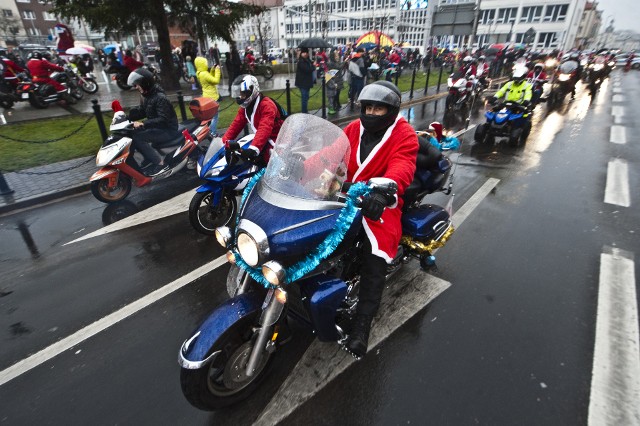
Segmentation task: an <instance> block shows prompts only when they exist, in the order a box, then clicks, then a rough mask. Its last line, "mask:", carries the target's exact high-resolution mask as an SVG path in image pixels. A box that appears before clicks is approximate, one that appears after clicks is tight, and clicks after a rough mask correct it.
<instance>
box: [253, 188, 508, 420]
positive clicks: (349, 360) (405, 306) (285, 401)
mask: <svg viewBox="0 0 640 426" xmlns="http://www.w3.org/2000/svg"><path fill="white" fill-rule="evenodd" d="M499 181H500V180H499V179H494V178H490V179H488V180H487V181H486V182H485V183H484V184H483V185H482V187H480V189H478V191H476V193H475V194H474V195H473V196H472V197H471V198H470V199H469V200H468V201H467V202H466V203H465V204H464V205H463V206H462V207H461V208H460V209H459V210H458V212H457V213H456V214H455V215H454V216H453V219H452V221H453V222H454V223H455V224H457V226H460V224H462V222H464V221H465V219H466V218H467V217H469V215H470V214H471V212H472V211H473V210H474V209H475V208H476V207H477V206H478V205H479V204H480V201H482V199H484V198H485V197H486V196H487V195H488V194H489V193H490V192H491V190H492V189H493V188H494V187H495V186H496V185H497V184H498V182H499ZM450 285H451V284H450V283H448V282H447V281H443V280H441V279H439V278H436V277H434V276H432V275H428V274H427V275H425V274H424V273H423V272H422V270H421V269H419V268H418V267H417V265H416V264H414V263H411V264H409V265H407V266H406V267H405V268H403V269H402V270H401V271H400V272H399V273H398V274H397V275H396V276H395V277H394V280H392V282H391V283H389V288H388V289H386V290H385V292H384V294H383V298H382V302H381V306H380V314H379V315H378V316H377V318H376V321H375V323H374V325H373V327H372V329H371V338H370V339H371V342H370V344H369V353H370V355H369V356H371V352H372V349H373V348H375V347H376V346H377V345H379V344H380V343H381V342H383V341H384V340H385V339H386V338H387V337H389V335H390V334H391V333H393V332H394V331H395V330H396V329H397V328H399V327H400V326H401V325H403V324H404V323H405V322H406V321H408V320H409V319H410V318H412V317H413V316H414V315H415V314H417V313H418V312H419V311H420V310H422V309H423V308H424V307H425V306H427V305H428V304H429V303H430V302H431V301H432V300H434V299H435V298H436V297H437V296H439V295H440V294H441V293H442V292H443V291H444V290H446V289H447V288H449V286H450ZM398 293H400V294H401V295H400V296H399V297H397V298H395V299H392V298H391V297H390V296H389V295H392V294H398ZM354 362H355V360H354V359H353V357H351V355H349V354H347V353H346V352H345V351H343V350H342V349H340V347H339V345H338V344H336V343H335V342H324V343H323V342H320V341H318V340H314V341H313V343H312V344H311V346H309V348H308V349H307V351H306V352H305V353H304V355H303V356H302V358H301V359H300V361H298V363H297V364H296V366H295V368H294V369H293V371H291V373H289V375H288V377H287V378H286V380H285V382H284V383H283V384H282V385H281V386H280V389H278V391H277V392H276V394H275V395H274V396H273V398H272V399H271V401H270V402H269V404H268V405H267V407H266V408H265V409H264V410H263V412H262V413H261V414H260V417H259V418H258V420H257V421H256V423H255V424H254V425H275V424H277V423H279V422H280V421H282V420H283V419H285V418H286V417H287V416H288V415H289V414H291V413H292V412H293V411H294V410H295V409H296V408H297V407H299V406H300V405H302V404H304V403H305V402H306V401H308V400H309V399H311V398H312V397H313V396H314V395H315V394H316V393H318V392H319V391H320V390H321V389H323V388H324V387H325V386H326V385H327V384H329V383H330V382H331V381H332V380H333V379H335V378H336V377H337V376H338V375H340V373H342V372H343V371H345V370H346V369H347V368H348V367H349V366H351V365H352V364H353V363H354Z"/></svg>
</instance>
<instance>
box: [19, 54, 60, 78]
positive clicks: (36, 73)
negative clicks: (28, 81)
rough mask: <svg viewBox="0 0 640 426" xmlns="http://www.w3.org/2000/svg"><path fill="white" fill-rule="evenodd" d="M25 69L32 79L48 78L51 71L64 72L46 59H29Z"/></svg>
mask: <svg viewBox="0 0 640 426" xmlns="http://www.w3.org/2000/svg"><path fill="white" fill-rule="evenodd" d="M27 68H28V69H29V72H30V73H31V76H32V77H33V78H34V79H36V80H37V79H44V78H49V76H50V75H51V73H52V72H53V71H64V68H62V67H61V66H58V65H55V64H52V63H51V62H49V61H47V60H46V59H29V62H27Z"/></svg>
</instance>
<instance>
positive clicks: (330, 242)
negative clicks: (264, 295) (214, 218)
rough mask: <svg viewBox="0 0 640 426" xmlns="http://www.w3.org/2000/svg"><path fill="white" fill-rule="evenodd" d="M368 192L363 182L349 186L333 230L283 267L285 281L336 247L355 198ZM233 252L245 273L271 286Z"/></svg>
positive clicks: (349, 219)
mask: <svg viewBox="0 0 640 426" xmlns="http://www.w3.org/2000/svg"><path fill="white" fill-rule="evenodd" d="M263 174H264V170H262V171H261V172H260V173H258V174H257V175H255V176H254V177H253V178H252V179H251V181H250V182H249V183H248V184H247V187H246V188H245V190H244V193H243V194H242V200H241V201H240V205H241V206H243V205H244V202H245V200H246V197H247V196H248V194H249V193H250V192H251V189H252V188H253V186H254V185H255V184H256V182H257V181H258V180H259V179H260V177H262V175H263ZM367 193H369V187H368V186H367V185H366V184H365V183H363V182H358V183H356V184H354V185H352V186H351V188H350V189H349V192H347V201H346V203H345V205H344V207H343V208H342V210H340V215H339V216H338V219H337V221H336V225H335V227H334V228H333V231H331V233H330V234H329V235H327V237H326V238H325V239H324V241H322V242H321V243H320V244H319V245H318V247H316V248H315V249H314V250H313V251H312V252H311V253H309V254H308V255H307V256H306V257H305V258H304V259H302V260H301V261H300V262H298V263H296V264H295V265H291V266H290V267H288V268H286V269H285V276H286V282H287V283H292V282H295V281H297V280H299V279H300V278H302V277H303V276H305V275H306V274H308V273H309V272H311V271H313V270H314V269H315V268H316V267H317V266H318V265H319V264H320V262H322V261H323V260H324V259H326V258H327V257H329V255H330V254H331V253H333V252H334V251H335V249H336V247H338V245H339V244H340V243H341V242H342V240H343V239H344V236H345V235H346V233H347V231H348V230H349V228H350V227H351V223H352V222H353V219H354V218H355V216H356V213H357V212H358V209H357V208H356V200H357V199H358V197H361V196H364V195H366V194H367ZM233 254H234V255H235V258H236V264H237V265H238V266H239V267H240V268H242V269H244V270H245V271H247V273H248V274H249V275H250V276H251V278H253V279H254V280H255V281H256V282H259V283H260V284H262V285H263V286H264V287H267V288H268V287H271V286H272V285H271V284H270V283H269V282H268V281H267V280H266V279H265V278H264V276H263V275H262V270H261V269H260V268H252V267H251V266H249V265H248V264H247V263H246V262H245V261H244V259H242V257H241V256H240V253H238V252H237V251H234V252H233Z"/></svg>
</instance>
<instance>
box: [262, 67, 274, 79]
mask: <svg viewBox="0 0 640 426" xmlns="http://www.w3.org/2000/svg"><path fill="white" fill-rule="evenodd" d="M271 77H273V68H271V67H265V69H264V78H265V79H266V80H269V79H270V78H271Z"/></svg>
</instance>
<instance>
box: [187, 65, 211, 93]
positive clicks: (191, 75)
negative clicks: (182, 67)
mask: <svg viewBox="0 0 640 426" xmlns="http://www.w3.org/2000/svg"><path fill="white" fill-rule="evenodd" d="M184 59H185V64H186V66H187V78H188V79H189V83H191V90H194V91H195V90H198V84H197V83H196V67H195V66H194V65H193V62H191V56H187V57H186V58H184ZM203 59H204V60H205V61H206V58H203Z"/></svg>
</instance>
